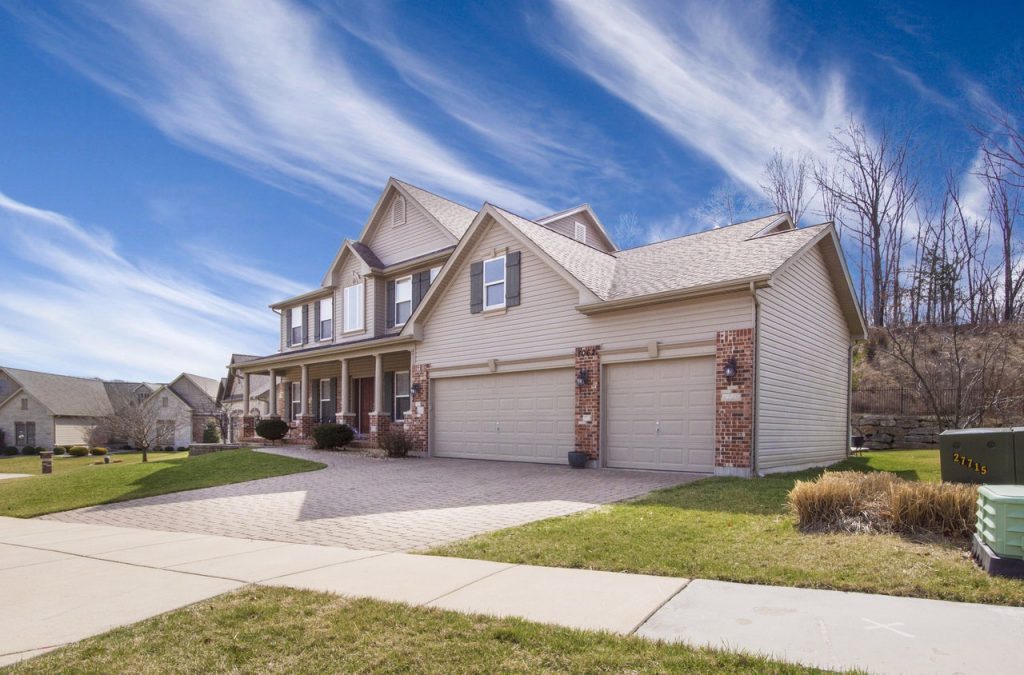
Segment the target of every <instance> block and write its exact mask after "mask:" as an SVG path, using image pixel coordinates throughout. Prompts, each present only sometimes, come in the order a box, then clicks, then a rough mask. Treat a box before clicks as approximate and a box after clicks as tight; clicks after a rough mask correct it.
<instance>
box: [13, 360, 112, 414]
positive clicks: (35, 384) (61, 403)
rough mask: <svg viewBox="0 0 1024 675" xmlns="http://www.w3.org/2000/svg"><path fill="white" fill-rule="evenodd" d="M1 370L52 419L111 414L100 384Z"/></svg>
mask: <svg viewBox="0 0 1024 675" xmlns="http://www.w3.org/2000/svg"><path fill="white" fill-rule="evenodd" d="M4 370H5V371H7V373H8V374H9V375H10V376H11V377H13V378H14V379H15V380H17V382H18V384H20V385H21V386H22V388H23V389H24V390H25V391H26V392H28V393H29V395H31V396H32V397H33V398H35V399H36V400H38V401H39V402H40V403H42V404H43V405H44V406H46V407H47V408H49V409H50V412H52V413H53V414H54V415H68V416H72V417H100V416H103V415H110V414H112V413H113V409H112V408H111V406H110V398H109V396H108V394H107V389H106V387H105V386H104V382H103V381H102V380H97V379H90V378H84V377H71V376H68V375H53V374H51V373H37V372H35V371H32V370H19V369H17V368H4ZM125 384H128V383H125Z"/></svg>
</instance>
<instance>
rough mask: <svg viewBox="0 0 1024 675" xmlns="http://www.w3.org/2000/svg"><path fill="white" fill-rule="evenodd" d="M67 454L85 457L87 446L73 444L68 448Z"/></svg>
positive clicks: (87, 451)
mask: <svg viewBox="0 0 1024 675" xmlns="http://www.w3.org/2000/svg"><path fill="white" fill-rule="evenodd" d="M68 454H69V455H71V456H72V457H85V456H86V455H88V454H89V448H87V447H85V446H84V445H73V446H71V448H70V449H69V450H68Z"/></svg>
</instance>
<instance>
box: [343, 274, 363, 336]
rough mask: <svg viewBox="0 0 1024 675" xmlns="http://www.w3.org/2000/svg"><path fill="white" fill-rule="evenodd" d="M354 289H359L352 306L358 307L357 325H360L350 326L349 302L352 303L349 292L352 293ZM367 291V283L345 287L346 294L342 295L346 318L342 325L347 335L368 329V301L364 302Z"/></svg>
mask: <svg viewBox="0 0 1024 675" xmlns="http://www.w3.org/2000/svg"><path fill="white" fill-rule="evenodd" d="M353 289H357V290H356V293H355V294H356V301H355V302H354V303H352V304H354V305H355V307H356V319H357V321H356V323H357V324H358V325H355V326H350V325H349V324H348V318H349V314H348V310H349V302H350V298H349V291H351V290H353ZM365 289H366V283H365V282H362V283H358V284H355V285H352V286H346V287H345V290H344V293H343V295H342V302H343V303H344V308H343V309H344V317H343V318H342V325H343V327H344V331H345V332H346V333H355V332H357V331H362V330H365V329H366V320H365V317H364V314H365V309H366V301H365V300H364V298H365V297H366V290H365Z"/></svg>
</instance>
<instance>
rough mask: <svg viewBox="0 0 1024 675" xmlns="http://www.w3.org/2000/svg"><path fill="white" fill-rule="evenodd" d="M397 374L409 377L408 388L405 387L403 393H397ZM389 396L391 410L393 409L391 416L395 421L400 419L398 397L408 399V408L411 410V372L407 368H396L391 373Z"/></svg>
mask: <svg viewBox="0 0 1024 675" xmlns="http://www.w3.org/2000/svg"><path fill="white" fill-rule="evenodd" d="M399 375H405V376H406V377H408V378H409V388H408V389H406V391H405V393H404V394H400V393H398V376H399ZM391 396H392V401H391V410H393V411H394V415H393V416H394V417H395V418H396V420H397V421H401V418H399V417H398V399H400V398H406V399H409V410H412V374H411V373H410V372H409V371H408V370H396V371H395V372H394V373H393V374H392V380H391Z"/></svg>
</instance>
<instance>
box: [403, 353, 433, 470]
mask: <svg viewBox="0 0 1024 675" xmlns="http://www.w3.org/2000/svg"><path fill="white" fill-rule="evenodd" d="M411 377H412V388H413V394H412V399H411V401H410V403H409V412H408V413H406V415H405V430H406V431H407V432H409V434H410V435H411V436H412V447H413V450H415V451H416V452H422V453H426V452H427V451H428V449H429V448H428V447H427V445H428V443H429V440H428V439H429V438H430V436H429V431H430V428H429V427H430V364H429V363H425V364H421V365H416V366H413V367H412V373H411Z"/></svg>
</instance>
